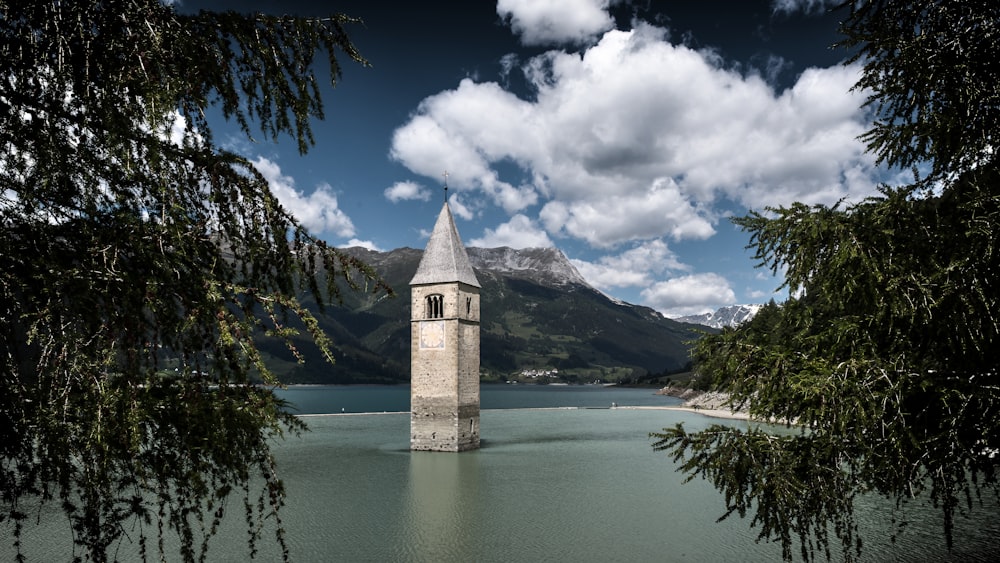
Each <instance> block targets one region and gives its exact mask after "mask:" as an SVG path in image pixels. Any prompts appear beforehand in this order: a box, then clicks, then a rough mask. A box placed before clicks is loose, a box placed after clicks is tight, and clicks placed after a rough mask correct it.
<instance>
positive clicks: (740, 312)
mask: <svg viewBox="0 0 1000 563" xmlns="http://www.w3.org/2000/svg"><path fill="white" fill-rule="evenodd" d="M761 307H763V305H759V304H754V305H729V306H726V307H721V308H719V309H717V310H716V311H715V312H714V313H703V314H701V315H688V316H686V317H676V318H675V319H674V320H675V321H677V322H681V323H691V324H699V325H704V326H709V327H712V328H718V329H721V328H723V327H727V326H728V327H735V326H737V325H739V324H741V323H743V322H744V321H748V320H750V319H752V318H753V317H754V315H756V314H757V311H759V310H760V308H761Z"/></svg>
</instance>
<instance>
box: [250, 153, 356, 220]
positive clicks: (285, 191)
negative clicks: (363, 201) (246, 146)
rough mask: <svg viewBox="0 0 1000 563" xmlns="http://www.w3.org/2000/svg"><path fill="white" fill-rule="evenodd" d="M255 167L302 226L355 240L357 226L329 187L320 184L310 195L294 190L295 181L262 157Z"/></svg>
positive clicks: (283, 205) (256, 161)
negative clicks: (341, 208) (340, 207)
mask: <svg viewBox="0 0 1000 563" xmlns="http://www.w3.org/2000/svg"><path fill="white" fill-rule="evenodd" d="M253 165H254V166H255V167H256V168H257V170H258V171H259V172H260V173H261V174H262V175H263V176H264V178H265V179H267V182H268V184H269V185H270V186H271V191H272V192H273V193H274V195H275V197H277V198H278V201H279V202H280V203H281V205H282V207H284V208H285V209H287V210H288V211H289V212H290V213H291V214H292V215H293V216H294V217H295V218H296V219H297V220H298V221H299V222H300V223H302V225H303V226H304V227H305V228H307V229H309V230H310V231H312V232H314V233H320V232H327V233H334V234H336V235H337V236H341V237H351V236H354V223H352V222H351V219H350V217H348V216H347V214H345V213H344V212H343V211H342V210H340V209H339V208H338V207H337V196H336V195H335V194H334V193H333V189H332V188H331V187H330V185H329V184H325V183H324V184H320V185H318V186H316V189H315V190H314V191H313V192H312V193H311V194H309V195H305V194H304V193H303V192H301V191H299V190H297V189H296V188H295V179H293V178H292V177H290V176H285V175H283V174H282V173H281V167H280V166H278V164H277V163H276V162H273V161H271V160H268V159H267V158H264V157H263V156H261V157H258V158H257V160H255V161H253Z"/></svg>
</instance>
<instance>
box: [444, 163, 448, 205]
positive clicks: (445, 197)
mask: <svg viewBox="0 0 1000 563" xmlns="http://www.w3.org/2000/svg"><path fill="white" fill-rule="evenodd" d="M444 202H445V203H448V171H447V170H445V171H444Z"/></svg>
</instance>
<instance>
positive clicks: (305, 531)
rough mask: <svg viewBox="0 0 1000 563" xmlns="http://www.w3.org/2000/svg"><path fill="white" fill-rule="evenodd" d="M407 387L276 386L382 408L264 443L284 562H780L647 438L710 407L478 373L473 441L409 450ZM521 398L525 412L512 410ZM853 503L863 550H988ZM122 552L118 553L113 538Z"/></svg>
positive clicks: (303, 401)
mask: <svg viewBox="0 0 1000 563" xmlns="http://www.w3.org/2000/svg"><path fill="white" fill-rule="evenodd" d="M408 393H409V389H408V388H406V387H398V388H385V387H302V388H295V389H290V390H288V391H287V395H286V396H287V398H288V399H289V400H291V401H293V402H294V403H295V404H296V405H297V406H298V407H299V409H300V411H303V412H312V413H318V412H331V411H333V412H336V413H339V412H340V410H341V409H344V412H351V411H352V410H354V409H358V408H362V407H363V408H367V409H368V410H371V411H376V412H381V411H383V410H384V411H390V412H389V413H388V414H369V415H360V416H309V417H307V418H306V421H307V423H308V424H309V426H310V428H311V432H308V433H307V434H305V435H303V436H302V437H301V438H292V439H288V440H285V441H283V442H280V443H277V444H276V445H275V455H276V458H277V460H278V463H279V469H280V472H281V475H282V478H283V480H284V482H285V484H286V487H287V490H288V499H287V505H286V507H285V509H284V511H283V513H282V517H283V519H284V526H285V528H286V530H287V532H288V541H289V544H290V549H291V555H292V557H293V560H295V561H404V562H405V561H412V562H424V561H426V562H450V561H482V562H491V561H497V562H500V561H505V562H506V561H713V562H714V561H775V560H780V548H779V547H778V546H777V545H774V544H767V543H762V544H758V543H756V542H755V541H754V538H755V537H756V533H755V532H754V531H752V530H750V529H749V528H748V527H747V523H746V522H745V521H742V520H739V519H729V520H725V521H723V522H721V523H716V519H717V518H718V517H719V516H720V515H721V514H722V513H723V512H724V510H723V501H722V498H721V497H720V496H719V494H718V493H717V492H716V491H715V490H714V489H713V488H712V487H711V486H710V485H707V484H706V483H704V482H702V481H693V482H691V483H687V484H683V483H682V481H683V478H682V476H681V475H679V474H678V473H677V472H676V471H675V470H674V464H673V463H672V461H671V460H670V458H669V457H667V456H666V455H664V454H662V453H656V452H653V451H652V448H651V447H650V439H649V437H648V433H649V432H650V431H656V430H659V429H660V428H663V427H667V426H672V425H673V424H675V423H676V422H679V421H684V422H685V424H686V426H687V427H688V428H689V429H691V430H697V429H699V428H704V427H706V426H708V425H710V424H712V423H716V422H720V421H719V420H716V419H709V418H706V417H704V416H701V415H697V414H693V413H687V412H681V411H669V410H632V409H627V408H617V409H607V408H593V407H607V406H610V405H611V403H612V402H614V403H617V404H618V405H621V406H626V405H666V404H676V403H677V400H676V399H672V398H669V397H659V396H655V395H652V394H651V392H650V391H649V390H642V389H639V390H636V389H605V388H601V387H527V386H522V387H517V386H506V387H505V386H484V388H483V399H482V402H483V405H484V407H486V406H488V405H492V407H491V408H488V409H487V410H484V411H483V412H482V415H481V426H480V428H481V432H482V439H483V447H482V449H480V450H478V451H473V452H465V453H462V454H447V453H432V452H409V451H408V449H407V448H408V446H409V443H408V435H409V432H408V429H409V417H408V416H407V415H406V414H403V413H399V412H397V413H392V412H391V411H394V410H402V409H405V408H407V407H406V406H404V407H402V408H400V407H399V401H400V400H403V402H404V403H406V404H408ZM380 397H381V398H380ZM401 397H402V399H401ZM324 405H325V406H324ZM370 405H375V407H371V406H370ZM540 407H589V408H555V409H552V408H548V409H541V408H540ZM525 408H533V409H534V410H519V409H525ZM723 422H724V421H723ZM729 424H734V425H742V424H745V423H743V422H738V421H734V422H729ZM230 510H231V511H232V512H231V518H229V519H228V520H227V521H226V523H225V525H224V527H223V529H222V530H221V531H220V535H219V537H217V538H215V539H214V540H213V543H212V548H211V551H210V553H209V560H210V561H245V560H246V559H247V557H246V548H245V539H244V534H245V531H244V529H243V522H242V521H241V520H242V518H241V517H242V513H241V510H240V507H239V506H238V503H237V504H233V505H232V506H231V507H230ZM859 512H860V513H862V515H863V517H864V519H865V522H866V523H865V526H864V528H865V532H864V533H865V538H864V539H865V545H866V550H865V552H864V555H865V557H864V560H865V561H947V560H952V561H976V560H978V561H990V560H994V557H993V549H994V548H993V544H994V543H995V540H996V538H997V537H1000V525H998V523H997V521H996V519H995V518H994V516H995V515H996V514H997V512H996V511H995V510H993V511H992V512H990V511H978V512H977V514H978V520H973V521H966V522H964V523H962V526H961V527H960V530H959V536H958V540H957V542H956V545H957V547H958V549H957V550H956V551H955V552H953V553H951V554H949V553H948V552H947V551H945V550H944V546H943V540H941V538H940V531H939V530H940V523H939V521H938V520H937V519H936V518H935V517H932V516H930V515H928V514H922V513H920V512H919V511H918V512H917V513H916V515H915V518H914V520H915V522H914V523H913V524H912V525H911V526H909V527H908V529H907V530H906V532H905V533H904V535H903V536H901V537H900V539H899V540H898V542H897V544H895V545H891V544H889V543H888V542H887V541H886V540H884V539H882V538H883V536H885V535H887V534H886V531H887V530H888V529H889V528H888V526H889V522H890V511H889V510H888V507H887V506H885V505H884V503H878V502H875V503H869V504H868V505H865V506H862V507H861V508H860V509H859ZM56 523H57V524H58V520H57V521H56ZM55 527H57V526H54V525H48V524H46V525H43V526H42V528H41V529H40V530H36V531H33V532H32V534H33V535H32V536H30V537H29V538H28V542H27V543H28V545H29V549H28V550H27V551H26V553H27V554H28V556H29V561H58V560H66V559H67V553H68V549H67V548H68V545H69V544H68V542H69V538H68V536H66V535H65V534H62V535H60V534H59V532H58V530H54V528H55ZM60 529H61V528H60ZM261 547H262V552H261V554H260V556H259V557H258V559H259V560H261V561H271V560H273V559H274V558H275V557H276V556H277V553H276V552H275V551H274V550H273V547H272V546H270V545H269V544H267V543H265V545H263V546H261ZM4 550H9V546H7V545H3V546H0V560H7V556H6V554H9V551H4ZM121 553H122V554H123V555H122V558H123V560H126V561H127V560H129V557H128V553H129V547H128V546H124V547H123V551H122V552H121Z"/></svg>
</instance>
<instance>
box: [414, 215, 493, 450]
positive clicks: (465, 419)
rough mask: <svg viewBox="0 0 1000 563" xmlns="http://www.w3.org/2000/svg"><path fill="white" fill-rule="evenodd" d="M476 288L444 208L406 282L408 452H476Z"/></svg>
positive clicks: (477, 286) (452, 224)
mask: <svg viewBox="0 0 1000 563" xmlns="http://www.w3.org/2000/svg"><path fill="white" fill-rule="evenodd" d="M479 304H480V302H479V282H478V280H477V279H476V277H475V274H474V272H473V271H472V267H471V265H470V264H469V261H468V256H467V255H466V253H465V248H464V247H463V246H462V244H461V240H460V239H459V238H458V231H457V229H456V228H455V225H454V220H453V219H452V217H451V213H450V210H449V209H448V206H447V204H445V207H444V209H442V211H441V215H440V217H439V218H438V222H437V224H436V225H435V227H434V231H433V232H432V234H431V239H430V241H428V244H427V249H426V250H425V251H424V257H423V258H422V259H421V262H420V266H418V268H417V274H416V275H415V276H414V278H413V281H412V282H411V302H410V311H411V315H410V319H411V320H410V382H411V383H410V384H411V390H410V413H411V414H410V417H411V418H410V449H412V450H429V451H449V452H460V451H465V450H471V449H476V448H478V447H479V352H480V350H479V322H480V306H479Z"/></svg>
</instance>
